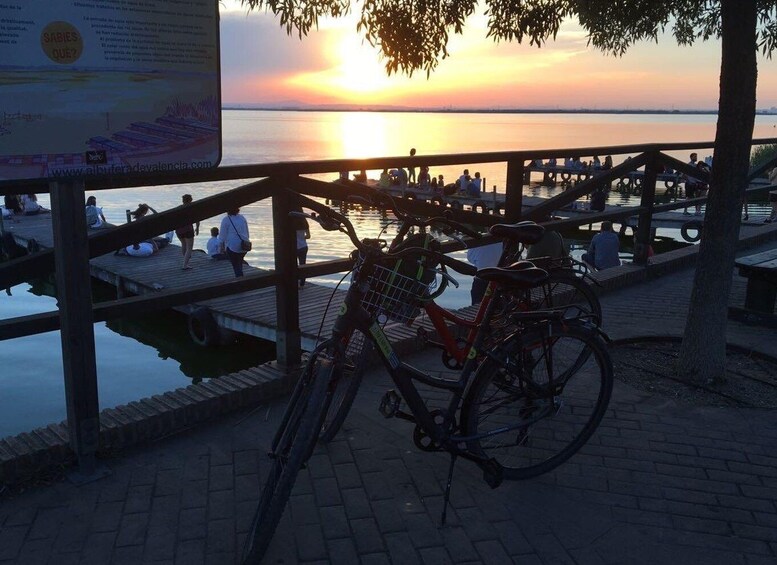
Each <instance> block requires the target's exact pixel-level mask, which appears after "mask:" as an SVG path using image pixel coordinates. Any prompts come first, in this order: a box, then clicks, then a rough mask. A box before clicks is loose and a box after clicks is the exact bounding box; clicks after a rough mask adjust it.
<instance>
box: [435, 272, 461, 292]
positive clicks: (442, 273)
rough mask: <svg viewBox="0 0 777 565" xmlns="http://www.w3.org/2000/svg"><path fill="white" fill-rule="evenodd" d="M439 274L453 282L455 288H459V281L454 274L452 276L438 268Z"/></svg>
mask: <svg viewBox="0 0 777 565" xmlns="http://www.w3.org/2000/svg"><path fill="white" fill-rule="evenodd" d="M436 271H437V274H438V275H440V276H441V277H442V278H444V279H445V280H447V281H448V282H449V283H451V284H452V285H453V286H454V287H455V288H459V281H457V280H456V279H454V278H453V277H452V276H450V275H449V274H448V273H446V272H445V271H440V270H439V269H436Z"/></svg>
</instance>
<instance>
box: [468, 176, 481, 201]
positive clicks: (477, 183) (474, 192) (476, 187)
mask: <svg viewBox="0 0 777 565" xmlns="http://www.w3.org/2000/svg"><path fill="white" fill-rule="evenodd" d="M482 185H483V181H482V179H481V178H480V173H479V172H475V178H473V179H471V180H470V181H469V184H468V185H467V194H468V195H469V196H471V197H472V198H480V189H481V187H482Z"/></svg>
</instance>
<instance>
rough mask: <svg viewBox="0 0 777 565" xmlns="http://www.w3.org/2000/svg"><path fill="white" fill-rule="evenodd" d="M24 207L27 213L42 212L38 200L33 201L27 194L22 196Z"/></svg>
mask: <svg viewBox="0 0 777 565" xmlns="http://www.w3.org/2000/svg"><path fill="white" fill-rule="evenodd" d="M22 205H23V206H24V211H25V212H37V211H38V210H40V204H38V202H37V201H36V200H33V199H32V198H30V197H29V196H27V195H26V194H23V195H22Z"/></svg>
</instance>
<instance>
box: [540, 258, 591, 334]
mask: <svg viewBox="0 0 777 565" xmlns="http://www.w3.org/2000/svg"><path fill="white" fill-rule="evenodd" d="M549 275H550V276H549V278H548V280H547V281H546V282H545V283H543V284H542V285H541V286H538V287H536V288H533V289H530V290H528V291H526V301H527V304H526V307H527V309H529V310H553V309H559V308H561V309H565V308H566V309H570V310H569V313H570V316H571V317H581V316H582V317H586V318H588V319H590V320H591V321H592V322H593V323H594V324H596V325H597V326H600V325H601V323H602V304H601V303H600V302H599V297H598V296H596V293H595V292H594V291H593V289H592V288H591V287H590V285H589V284H588V283H587V282H585V280H583V279H582V278H580V277H578V276H577V275H575V274H574V273H573V272H571V271H568V270H551V271H550V273H549ZM572 307H576V308H575V309H574V310H573V309H571V308H572Z"/></svg>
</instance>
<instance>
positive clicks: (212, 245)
mask: <svg viewBox="0 0 777 565" xmlns="http://www.w3.org/2000/svg"><path fill="white" fill-rule="evenodd" d="M220 246H221V242H219V238H218V237H211V238H210V239H209V240H208V243H207V244H206V245H205V247H206V248H207V250H208V255H209V256H210V257H213V256H214V255H215V254H216V253H218V252H219V247H220Z"/></svg>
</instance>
